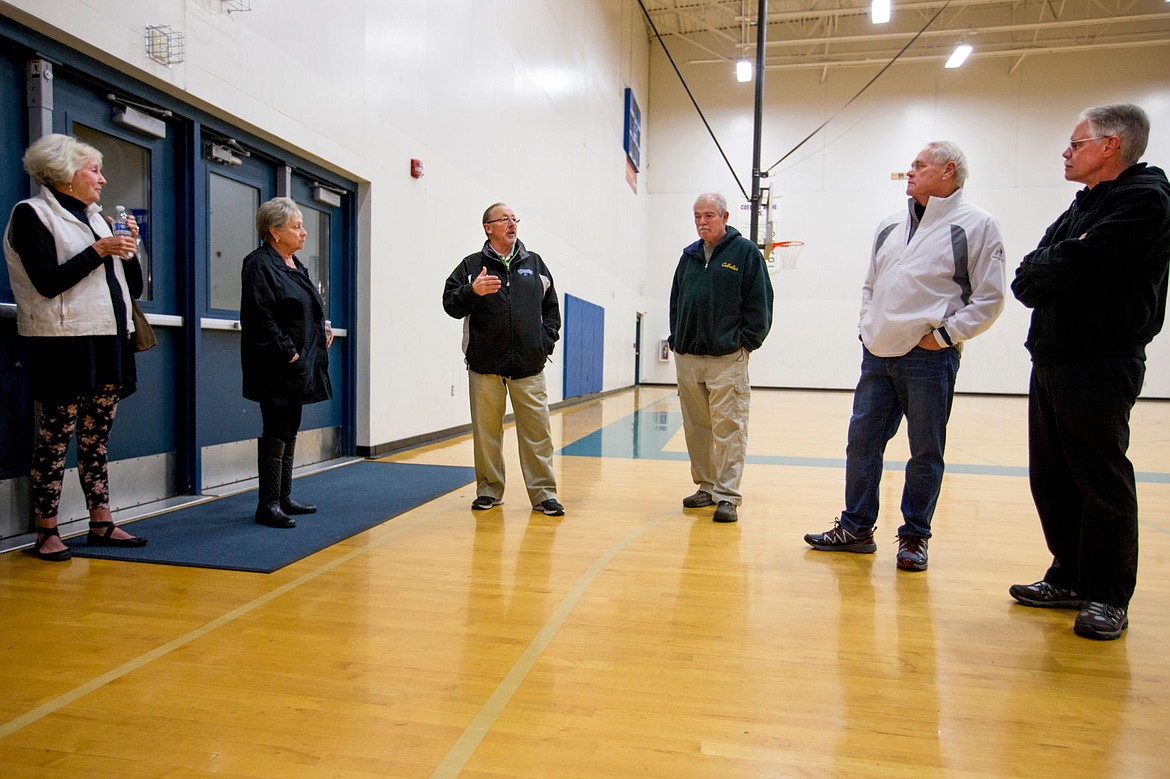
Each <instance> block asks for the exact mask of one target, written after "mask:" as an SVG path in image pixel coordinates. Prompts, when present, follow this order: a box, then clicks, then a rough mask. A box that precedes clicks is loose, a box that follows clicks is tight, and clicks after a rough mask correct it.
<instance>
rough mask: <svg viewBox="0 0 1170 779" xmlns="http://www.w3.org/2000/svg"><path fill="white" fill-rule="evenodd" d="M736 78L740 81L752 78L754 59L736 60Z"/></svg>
mask: <svg viewBox="0 0 1170 779" xmlns="http://www.w3.org/2000/svg"><path fill="white" fill-rule="evenodd" d="M735 80H736V81H738V82H739V83H741V84H742V83H744V82H745V81H751V80H752V61H751V60H736V62H735Z"/></svg>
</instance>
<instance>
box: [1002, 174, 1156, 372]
mask: <svg viewBox="0 0 1170 779" xmlns="http://www.w3.org/2000/svg"><path fill="white" fill-rule="evenodd" d="M1168 266H1170V182H1168V181H1167V180H1166V174H1165V173H1164V172H1162V170H1161V169H1159V168H1155V167H1149V166H1147V165H1146V164H1145V163H1138V164H1136V165H1132V166H1130V167H1129V168H1127V169H1126V170H1125V171H1123V172H1122V174H1121V175H1120V176H1118V177H1117V178H1116V179H1113V180H1112V181H1102V182H1101V183H1100V184H1098V185H1097V186H1095V187H1093V188H1092V189H1089V188H1085V189H1082V190H1081V191H1080V192H1078V193H1077V195H1076V199H1075V200H1074V201H1073V204H1072V205H1071V206H1069V209H1068V210H1067V211H1065V212H1064V213H1063V214H1061V215H1060V217H1059V218H1058V219H1057V220H1056V221H1055V222H1054V223H1053V224H1052V225H1051V226H1050V227H1049V228H1048V230H1047V231H1046V232H1045V233H1044V238H1043V239H1042V240H1041V241H1040V246H1039V247H1038V248H1037V249H1036V250H1035V251H1033V252H1031V253H1029V254H1027V255H1025V257H1024V260H1023V262H1021V263H1020V267H1019V268H1018V269H1017V270H1016V278H1015V281H1013V282H1012V292H1013V293H1014V294H1015V296H1016V298H1017V299H1018V300H1019V301H1020V302H1021V303H1023V304H1024V305H1025V306H1027V307H1028V308H1031V309H1032V326H1031V328H1030V329H1029V330H1028V338H1027V340H1026V341H1025V342H1024V345H1025V346H1027V348H1028V351H1029V352H1031V353H1032V361H1033V362H1034V363H1035V364H1036V365H1054V364H1059V363H1069V362H1081V361H1084V360H1086V359H1093V358H1096V357H1101V356H1110V357H1137V358H1139V359H1143V360H1144V359H1145V356H1146V344H1148V343H1149V342H1150V341H1151V340H1152V339H1153V338H1154V336H1155V335H1157V334H1158V332H1159V331H1160V330H1161V329H1162V324H1163V321H1164V320H1165V318H1166V287H1167V268H1168Z"/></svg>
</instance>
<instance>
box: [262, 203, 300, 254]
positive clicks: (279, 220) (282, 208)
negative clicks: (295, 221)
mask: <svg viewBox="0 0 1170 779" xmlns="http://www.w3.org/2000/svg"><path fill="white" fill-rule="evenodd" d="M294 216H303V215H302V214H301V208H300V206H298V205H297V204H296V201H294V200H293V199H292V198H291V197H274V198H272V199H271V200H269V201H268V202H267V203H264V204H263V205H262V206H260V208H259V210H257V211H256V232H257V233H259V234H260V240H261V241H263V242H264V243H268V242H269V241H271V240H272V235H271V233H269V230H271V229H272V228H273V227H284V226H285V225H287V224H288V223H289V222H291V221H292V218H293V217H294Z"/></svg>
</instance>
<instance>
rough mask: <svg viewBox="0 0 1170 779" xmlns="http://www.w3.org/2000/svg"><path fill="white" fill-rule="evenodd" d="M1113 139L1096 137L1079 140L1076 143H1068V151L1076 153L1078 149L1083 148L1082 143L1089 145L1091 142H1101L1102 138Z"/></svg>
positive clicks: (1108, 136)
mask: <svg viewBox="0 0 1170 779" xmlns="http://www.w3.org/2000/svg"><path fill="white" fill-rule="evenodd" d="M1112 137H1113V136H1111V135H1094V136H1093V137H1092V138H1077V139H1076V140H1075V141H1069V142H1068V149H1069V151H1076V150H1077V149H1079V148H1081V144H1082V143H1088V142H1089V141H1099V140H1101V139H1102V138H1112Z"/></svg>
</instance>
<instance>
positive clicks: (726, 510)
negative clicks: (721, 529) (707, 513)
mask: <svg viewBox="0 0 1170 779" xmlns="http://www.w3.org/2000/svg"><path fill="white" fill-rule="evenodd" d="M711 519H713V520H715V521H716V522H737V521H739V514H738V513H737V512H736V510H735V504H734V503H732V502H731V501H729V500H721V501H719V505H718V506H716V507H715V514H714V516H712V517H711Z"/></svg>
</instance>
